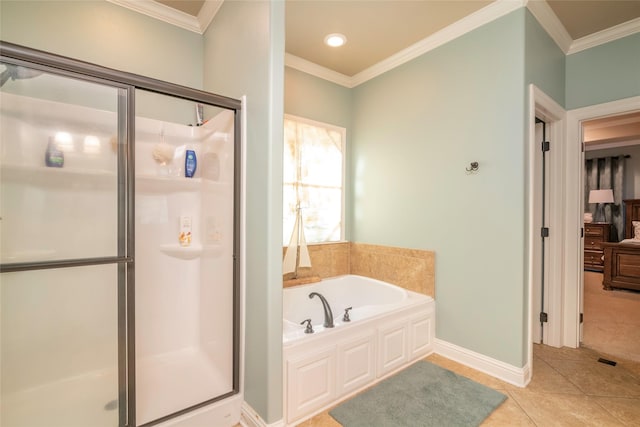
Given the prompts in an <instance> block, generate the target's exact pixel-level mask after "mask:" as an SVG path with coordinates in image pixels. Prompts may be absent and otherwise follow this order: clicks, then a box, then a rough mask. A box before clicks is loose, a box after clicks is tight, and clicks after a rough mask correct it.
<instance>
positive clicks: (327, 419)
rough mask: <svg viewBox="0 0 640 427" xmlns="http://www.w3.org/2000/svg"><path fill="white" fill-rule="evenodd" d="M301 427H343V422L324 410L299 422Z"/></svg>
mask: <svg viewBox="0 0 640 427" xmlns="http://www.w3.org/2000/svg"><path fill="white" fill-rule="evenodd" d="M298 426H299V427H341V426H342V424H340V423H339V422H337V421H336V420H334V419H333V417H332V416H331V415H329V413H328V412H322V413H320V414H318V415H316V416H315V417H313V418H311V419H309V420H307V421H305V422H303V423H301V424H298Z"/></svg>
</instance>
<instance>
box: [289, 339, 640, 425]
mask: <svg viewBox="0 0 640 427" xmlns="http://www.w3.org/2000/svg"><path fill="white" fill-rule="evenodd" d="M599 357H604V358H607V359H612V357H611V356H609V355H606V354H601V353H598V352H596V351H594V350H590V349H587V348H580V349H571V348H566V347H565V348H554V347H549V346H544V345H539V344H534V351H533V379H532V380H531V382H530V383H529V385H528V386H527V387H526V388H519V387H516V386H513V385H511V384H507V383H505V382H503V381H500V380H498V379H495V378H493V377H491V376H489V375H486V374H483V373H481V372H478V371H476V370H474V369H471V368H468V367H466V366H464V365H461V364H459V363H456V362H453V361H451V360H449V359H446V358H444V357H442V356H439V355H435V354H434V355H431V356H429V357H427V358H426V360H428V361H430V362H432V363H435V364H437V365H439V366H442V367H443V368H446V369H449V370H451V371H454V372H456V373H458V374H460V375H464V376H466V377H468V378H471V379H472V380H474V381H477V382H479V383H481V384H484V385H486V386H488V387H491V388H493V389H495V390H498V391H500V392H502V393H504V394H506V395H507V400H506V401H505V402H504V403H503V404H502V405H501V406H500V407H499V408H498V409H497V410H496V411H495V412H493V414H491V415H490V416H489V418H487V419H486V420H485V421H484V423H483V424H482V426H544V427H547V426H562V427H565V426H567V427H571V426H576V427H577V426H580V427H582V426H607V427H609V426H612V427H613V426H640V363H638V362H631V361H625V360H621V359H612V360H616V361H617V362H618V364H617V366H610V365H606V364H603V363H600V362H598V358H599ZM299 426H300V427H340V424H339V423H338V422H336V421H335V420H334V419H333V418H332V417H331V416H330V415H329V412H328V411H327V412H323V413H321V414H319V415H317V416H315V417H313V418H312V419H310V420H308V421H305V422H303V423H301V424H300V425H299ZM371 427H375V426H371Z"/></svg>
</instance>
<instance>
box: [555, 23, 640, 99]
mask: <svg viewBox="0 0 640 427" xmlns="http://www.w3.org/2000/svg"><path fill="white" fill-rule="evenodd" d="M566 82H567V94H566V107H567V109H568V110H572V109H575V108H580V107H586V106H589V105H596V104H601V103H604V102H609V101H615V100H619V99H624V98H630V97H632V96H638V95H640V33H637V34H634V35H631V36H628V37H625V38H622V39H619V40H615V41H612V42H610V43H606V44H604V45H600V46H596V47H593V48H591V49H587V50H584V51H581V52H578V53H574V54H572V55H569V56H567V75H566Z"/></svg>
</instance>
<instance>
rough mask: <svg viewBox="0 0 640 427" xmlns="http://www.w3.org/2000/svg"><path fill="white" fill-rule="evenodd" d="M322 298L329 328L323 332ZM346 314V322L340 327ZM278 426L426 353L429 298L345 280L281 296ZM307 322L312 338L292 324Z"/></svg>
mask: <svg viewBox="0 0 640 427" xmlns="http://www.w3.org/2000/svg"><path fill="white" fill-rule="evenodd" d="M311 292H318V293H320V294H322V295H323V296H324V297H325V298H326V300H327V301H328V302H329V304H330V306H331V309H332V311H333V318H334V324H335V327H333V328H325V327H324V326H323V323H324V321H325V319H324V311H323V308H322V304H321V301H320V299H318V298H317V297H316V298H313V299H309V297H308V295H309V294H310V293H311ZM348 307H352V309H351V310H350V312H349V314H350V318H351V321H350V322H345V321H343V320H342V318H343V313H344V310H345V309H346V308H348ZM283 317H284V319H283V323H284V331H283V343H284V346H283V363H284V367H283V370H284V377H285V378H284V398H285V402H284V406H285V408H284V418H285V420H284V424H285V425H295V424H296V423H300V422H301V421H303V420H305V419H307V418H309V417H311V416H313V415H314V414H316V413H318V412H321V411H323V410H325V409H327V408H328V407H330V406H332V405H335V404H336V403H338V402H339V401H342V400H344V399H346V398H348V397H350V396H352V395H354V394H355V393H357V392H359V391H361V390H363V389H364V388H366V387H368V386H370V385H372V384H374V383H376V382H378V381H380V380H382V379H383V378H385V377H387V376H389V375H391V374H393V373H394V372H396V371H398V370H399V369H402V368H404V367H406V366H407V365H409V364H410V363H411V362H413V361H415V360H418V359H421V358H423V357H425V356H426V355H428V354H430V353H431V352H432V351H433V349H434V333H435V302H434V300H433V298H431V297H429V296H426V295H422V294H418V293H415V292H411V291H407V290H405V289H402V288H399V287H397V286H394V285H391V284H389V283H385V282H381V281H378V280H374V279H370V278H365V277H362V276H355V275H347V276H341V277H337V278H332V279H326V280H323V281H321V282H319V283H315V284H311V285H303V286H297V287H294V288H287V289H285V290H284V291H283ZM305 319H311V324H312V325H313V329H314V333H313V334H305V332H304V327H303V326H302V325H300V322H302V321H303V320H305Z"/></svg>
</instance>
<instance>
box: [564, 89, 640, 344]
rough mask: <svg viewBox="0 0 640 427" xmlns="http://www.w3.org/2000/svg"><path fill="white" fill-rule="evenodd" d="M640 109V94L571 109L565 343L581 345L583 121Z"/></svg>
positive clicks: (568, 161) (568, 125) (568, 116)
mask: <svg viewBox="0 0 640 427" xmlns="http://www.w3.org/2000/svg"><path fill="white" fill-rule="evenodd" d="M632 111H640V96H633V97H630V98H624V99H620V100H617V101H611V102H605V103H602V104H596V105H591V106H588V107H582V108H577V109H574V110H569V111H567V132H566V141H567V144H565V159H566V162H565V165H564V166H565V192H566V194H567V197H566V198H565V206H564V209H565V213H566V215H565V217H564V219H565V251H564V265H565V269H564V271H565V274H564V295H565V298H564V304H563V307H562V309H563V310H562V319H563V322H562V323H563V324H564V326H563V337H564V338H563V345H565V346H567V347H573V348H577V347H579V346H580V308H581V307H582V298H583V286H584V282H583V268H584V264H583V263H584V251H583V239H582V237H581V235H580V229H581V228H582V227H583V219H582V217H583V212H582V211H583V206H582V201H583V200H584V183H583V180H584V177H583V167H584V153H583V152H582V143H581V142H582V122H584V121H586V120H591V119H595V118H600V117H606V116H616V115H619V114H622V113H628V112H632Z"/></svg>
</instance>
